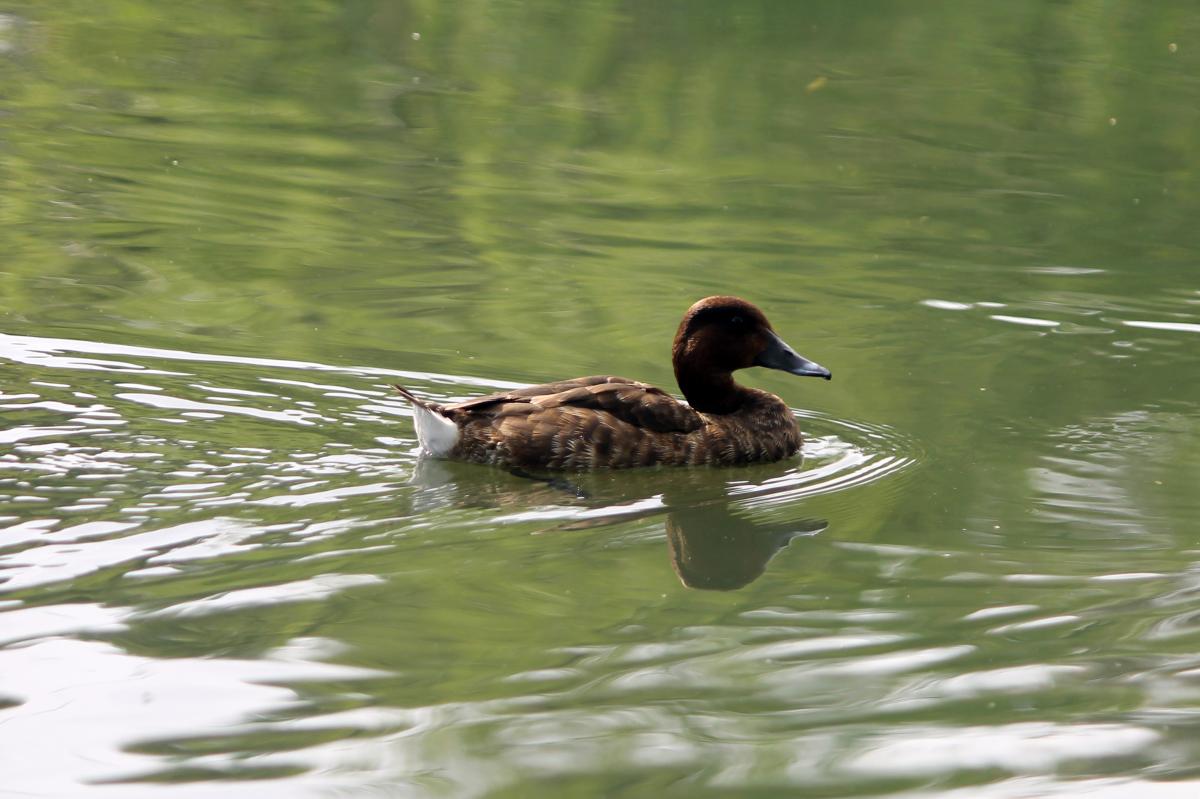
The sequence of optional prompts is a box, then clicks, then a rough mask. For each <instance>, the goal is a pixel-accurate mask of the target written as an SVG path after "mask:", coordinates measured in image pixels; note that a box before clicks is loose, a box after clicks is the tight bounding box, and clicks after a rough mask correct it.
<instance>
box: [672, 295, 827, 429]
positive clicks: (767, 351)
mask: <svg viewBox="0 0 1200 799" xmlns="http://www.w3.org/2000/svg"><path fill="white" fill-rule="evenodd" d="M671 359H672V363H673V364H674V366H675V378H676V380H678V381H679V387H680V389H682V390H683V393H684V396H686V397H687V398H688V401H689V402H691V404H692V406H693V407H697V402H696V401H695V400H693V396H692V394H693V393H696V394H697V395H699V394H701V393H710V394H711V393H713V392H712V391H711V390H708V391H705V392H702V391H701V387H702V386H704V385H706V384H708V385H711V386H714V387H715V384H717V383H720V382H723V381H730V380H731V379H730V377H729V375H730V373H732V372H735V371H737V370H738V369H748V368H750V367H751V366H765V367H767V368H768V369H779V370H781V371H784V372H789V373H791V374H794V375H800V376H801V377H823V378H825V379H826V380H829V379H831V378H832V377H833V375H832V373H831V372H830V371H829V370H828V369H826V368H825V367H824V366H821V365H820V364H817V363H814V362H812V361H810V360H808V359H807V358H804V357H802V356H801V355H798V354H797V353H796V351H795V350H793V349H792V348H791V347H789V346H788V345H787V343H786V342H785V341H784V340H783V339H781V338H780V337H779V336H778V335H777V334H776V333H775V330H774V329H773V328H772V327H771V323H770V322H768V321H767V317H766V315H764V314H763V312H762V311H760V310H759V309H758V308H757V307H755V306H754V305H753V304H751V303H749V302H746V301H745V300H743V299H741V298H739V297H705V298H704V299H702V300H700V301H699V302H697V303H696V304H695V305H693V306H692V307H691V308H688V310H687V313H685V314H684V315H683V321H682V322H680V323H679V330H678V331H676V333H675V343H674V345H673V347H672V350H671ZM697 398H698V399H699V397H697ZM713 401H714V399H713V398H705V399H701V400H700V402H701V405H711V404H712V402H713ZM717 402H718V404H721V403H720V401H719V400H717ZM697 410H708V408H704V407H697ZM714 411H715V412H721V410H720V409H714Z"/></svg>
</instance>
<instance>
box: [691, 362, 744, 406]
mask: <svg viewBox="0 0 1200 799" xmlns="http://www.w3.org/2000/svg"><path fill="white" fill-rule="evenodd" d="M675 380H676V381H677V382H678V383H679V390H680V391H682V392H683V396H684V398H686V399H687V401H688V405H691V406H692V407H693V408H695V409H696V410H697V411H700V412H701V413H720V414H724V413H734V412H735V411H737V410H738V409H739V408H741V407H742V405H743V404H745V402H746V399H747V397H748V395H749V393H750V390H749V389H747V388H743V387H742V386H739V385H738V384H737V383H735V382H734V380H733V375H732V374H730V373H729V372H717V373H714V372H711V371H708V370H705V371H700V370H693V369H689V368H688V367H687V366H682V365H677V366H676V367H675Z"/></svg>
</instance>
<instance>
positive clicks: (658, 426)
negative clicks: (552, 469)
mask: <svg viewBox="0 0 1200 799" xmlns="http://www.w3.org/2000/svg"><path fill="white" fill-rule="evenodd" d="M554 408H561V409H564V410H565V409H568V408H572V409H579V410H583V411H588V410H591V411H605V412H607V413H608V414H612V416H613V417H615V418H616V419H618V420H620V421H622V422H626V423H628V424H631V425H634V426H636V427H639V428H642V429H644V430H650V431H653V432H657V433H690V432H692V431H693V430H697V429H699V428H700V427H701V426H702V425H703V424H704V422H703V420H702V419H701V418H700V414H698V413H696V412H695V411H694V410H692V409H691V408H690V407H688V406H687V405H685V404H683V403H682V402H679V401H678V400H676V399H675V398H674V397H672V396H671V395H669V394H667V393H666V392H665V391H663V390H662V389H659V388H655V387H654V386H650V385H647V384H645V383H639V382H637V381H634V380H628V379H626V378H623V377H614V376H612V375H594V376H591V377H580V378H576V379H574V380H561V381H559V382H556V383H545V384H543V385H540V386H530V387H529V388H521V389H516V390H514V391H505V392H501V393H499V394H491V395H489V396H486V397H476V398H475V399H472V400H467V401H466V402H462V403H459V404H457V405H451V406H448V407H447V408H446V409H445V410H446V412H447V413H448V414H449V415H450V416H451V418H455V417H457V416H460V415H463V414H466V415H469V416H488V417H492V418H499V417H508V416H514V417H520V416H528V415H530V414H535V413H537V412H538V411H541V410H550V409H554ZM539 415H540V414H539ZM560 418H561V417H560ZM594 421H598V419H597V420H594ZM584 426H591V425H587V424H586V423H585V425H584Z"/></svg>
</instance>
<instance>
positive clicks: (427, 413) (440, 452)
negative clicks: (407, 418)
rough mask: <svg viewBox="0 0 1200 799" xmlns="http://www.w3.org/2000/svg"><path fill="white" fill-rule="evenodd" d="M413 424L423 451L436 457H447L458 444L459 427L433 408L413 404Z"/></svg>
mask: <svg viewBox="0 0 1200 799" xmlns="http://www.w3.org/2000/svg"><path fill="white" fill-rule="evenodd" d="M412 409H413V423H414V424H415V425H416V428H417V440H418V441H420V442H421V449H423V450H425V451H426V452H428V453H429V454H430V455H433V456H434V457H437V458H441V457H445V456H446V455H448V454H449V453H450V450H452V449H454V445H455V444H457V443H458V437H459V435H460V434H459V431H458V425H456V424H455V423H454V422H452V421H450V420H449V419H447V418H446V417H445V416H442V415H441V414H440V413H438V412H437V411H435V410H433V409H432V408H426V407H425V406H424V405H418V404H417V403H415V402H414V403H413V404H412Z"/></svg>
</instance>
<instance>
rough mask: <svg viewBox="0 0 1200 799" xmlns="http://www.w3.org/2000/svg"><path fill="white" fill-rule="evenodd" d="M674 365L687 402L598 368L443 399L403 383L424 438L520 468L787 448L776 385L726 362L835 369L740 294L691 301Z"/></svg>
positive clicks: (711, 460) (682, 459)
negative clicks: (751, 380) (748, 383)
mask: <svg viewBox="0 0 1200 799" xmlns="http://www.w3.org/2000/svg"><path fill="white" fill-rule="evenodd" d="M673 362H674V365H675V375H676V378H677V379H678V381H679V385H680V388H681V389H682V390H683V392H684V396H685V397H687V399H688V401H689V403H690V404H685V403H682V402H680V401H678V400H676V399H674V398H673V397H671V396H670V395H668V394H667V393H666V392H664V391H663V390H662V389H659V388H655V387H654V386H650V385H647V384H646V383H639V382H637V381H634V380H628V379H626V378H623V377H613V376H609V375H598V376H592V377H580V378H575V379H574V380H563V381H560V382H557V383H546V384H544V385H539V386H531V387H529V388H522V389H517V390H514V391H506V392H501V393H499V394H492V395H489V396H486V397H477V398H475V399H472V400H468V401H467V402H461V403H457V404H454V405H438V404H435V403H431V402H428V401H425V400H422V399H419V398H418V397H416V396H414V395H413V394H412V393H410V392H409V391H407V390H405V389H403V388H401V387H400V386H396V389H397V390H398V391H400V393H401V394H403V395H404V396H405V397H406V398H407V399H408V400H409V401H410V402H411V403H412V405H413V408H414V418H415V421H416V428H417V438H418V439H419V440H420V442H421V446H422V448H423V449H424V450H425V451H426V452H428V453H430V454H432V455H435V456H438V457H447V458H453V459H457V460H465V461H473V462H476V463H488V464H495V465H500V466H505V467H508V468H516V469H524V470H543V469H554V470H581V469H597V468H610V469H620V468H629V467H634V466H655V465H662V466H698V465H708V466H732V465H737V464H746V463H763V462H769V461H777V460H780V459H782V458H786V457H789V456H791V455H793V454H795V452H796V451H797V450H798V449H799V448H800V443H801V436H800V431H799V429H798V428H797V427H796V422H795V419H794V417H793V416H792V412H791V411H790V410H789V409H788V406H787V404H786V403H784V401H783V400H781V399H780V398H779V397H776V396H775V395H774V394H770V393H767V392H766V391H759V390H757V389H752V388H745V387H743V386H739V385H737V384H736V383H734V381H733V378H732V376H731V372H732V371H733V370H734V369H739V368H745V367H748V366H754V365H759V366H767V367H769V368H775V369H783V370H785V371H790V372H793V373H795V374H801V375H811V376H815V377H825V378H826V379H828V378H829V371H828V370H827V369H825V368H823V367H821V366H818V365H817V364H814V363H812V362H811V361H806V360H805V359H803V358H801V357H800V356H798V355H796V353H795V352H793V351H792V350H791V349H790V348H789V347H788V346H787V345H786V344H784V343H783V341H782V340H781V339H780V338H779V337H778V336H776V335H775V333H774V331H772V330H771V327H770V324H769V323H768V322H767V320H766V317H764V316H763V315H762V312H761V311H759V310H758V309H757V308H755V307H754V306H753V305H751V304H750V303H748V302H745V301H744V300H739V299H737V298H735V297H709V298H707V299H705V300H701V301H700V302H698V303H696V304H695V305H693V306H692V307H691V309H689V310H688V313H687V314H686V315H685V316H684V319H683V322H682V323H681V324H680V326H679V331H678V332H677V333H676V336H675V345H674V351H673Z"/></svg>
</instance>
